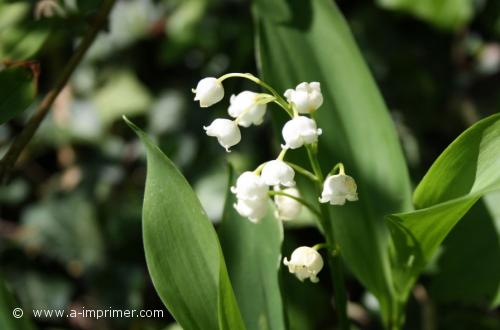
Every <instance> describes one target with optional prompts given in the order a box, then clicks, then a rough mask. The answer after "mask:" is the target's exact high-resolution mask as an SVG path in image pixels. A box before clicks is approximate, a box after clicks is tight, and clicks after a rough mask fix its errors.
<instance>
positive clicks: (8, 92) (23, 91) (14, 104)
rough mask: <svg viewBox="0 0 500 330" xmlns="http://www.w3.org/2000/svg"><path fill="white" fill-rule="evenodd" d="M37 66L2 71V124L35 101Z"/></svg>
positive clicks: (0, 74) (0, 110) (0, 108)
mask: <svg viewBox="0 0 500 330" xmlns="http://www.w3.org/2000/svg"><path fill="white" fill-rule="evenodd" d="M35 70H37V69H36V67H34V68H33V67H24V66H21V67H16V68H11V69H5V70H2V71H0V124H3V123H5V122H6V121H8V120H10V119H12V118H14V117H15V116H17V115H18V114H20V113H21V112H23V111H24V110H26V109H27V108H28V106H29V105H30V104H31V103H32V102H33V99H34V98H35V94H36V85H37V82H36V79H37V77H36V76H35V72H36V71H35Z"/></svg>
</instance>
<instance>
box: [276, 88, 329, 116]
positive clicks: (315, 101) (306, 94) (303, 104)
mask: <svg viewBox="0 0 500 330" xmlns="http://www.w3.org/2000/svg"><path fill="white" fill-rule="evenodd" d="M285 97H286V99H287V101H288V102H289V103H291V104H292V107H293V108H294V109H295V110H297V111H298V112H299V113H312V112H314V111H316V110H317V109H318V108H319V107H320V106H321V105H322V104H323V95H322V94H321V87H320V84H319V82H316V81H314V82H311V83H306V82H303V83H300V84H299V85H297V87H295V89H288V90H286V92H285Z"/></svg>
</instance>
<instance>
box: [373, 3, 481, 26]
mask: <svg viewBox="0 0 500 330" xmlns="http://www.w3.org/2000/svg"><path fill="white" fill-rule="evenodd" d="M377 3H378V4H379V5H380V6H382V7H384V8H388V9H392V10H398V11H402V12H407V13H410V14H412V15H414V16H416V17H418V18H420V19H422V20H424V21H427V22H429V23H431V24H433V25H435V26H437V27H439V28H442V29H449V30H453V29H458V28H460V27H462V26H464V25H465V24H467V23H468V22H469V21H470V20H471V19H472V17H473V16H474V12H475V7H476V6H477V1H476V0H418V1H415V0H377Z"/></svg>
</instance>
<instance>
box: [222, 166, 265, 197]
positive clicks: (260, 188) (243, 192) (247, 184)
mask: <svg viewBox="0 0 500 330" xmlns="http://www.w3.org/2000/svg"><path fill="white" fill-rule="evenodd" d="M268 191H269V187H268V186H267V185H266V184H265V183H264V182H263V181H262V179H261V178H260V177H259V176H258V175H257V174H255V173H254V172H250V171H246V172H243V173H242V174H241V175H240V176H239V177H238V179H237V180H236V186H234V187H231V192H232V193H233V194H235V195H236V198H238V199H244V200H257V199H263V198H266V197H267V192H268Z"/></svg>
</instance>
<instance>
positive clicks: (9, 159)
mask: <svg viewBox="0 0 500 330" xmlns="http://www.w3.org/2000/svg"><path fill="white" fill-rule="evenodd" d="M115 1H116V0H105V1H104V3H103V5H102V6H101V9H100V11H99V13H98V15H97V17H96V19H95V22H94V25H93V26H92V27H91V28H90V30H89V32H88V33H87V34H86V35H85V36H84V37H83V39H82V41H81V42H80V44H79V46H78V48H77V49H76V51H75V53H74V54H73V56H72V57H71V58H70V60H69V61H68V63H67V64H66V66H65V67H64V69H63V71H62V73H61V75H60V76H59V78H58V79H57V81H56V83H55V85H54V87H53V88H52V89H51V90H50V91H49V92H48V93H47V94H46V95H45V97H44V98H43V99H42V101H41V102H40V104H39V105H38V107H37V108H36V110H35V113H34V114H33V116H32V117H31V118H30V119H29V120H28V122H27V123H26V125H25V126H24V128H23V130H22V131H21V133H19V135H18V136H17V137H16V138H15V139H14V141H13V142H12V144H11V145H10V147H9V150H8V151H7V153H6V154H5V156H4V157H3V159H2V161H1V162H0V182H5V181H6V180H7V178H8V176H9V175H10V172H11V171H12V168H13V167H14V165H15V163H16V161H17V159H18V158H19V155H20V154H21V152H22V151H23V150H24V148H25V147H26V145H27V144H28V143H29V142H30V141H31V139H32V138H33V135H34V134H35V132H36V130H37V129H38V127H39V126H40V124H41V123H42V121H43V119H44V118H45V116H46V115H47V113H48V112H49V110H50V108H51V106H52V104H53V103H54V101H55V99H56V98H57V96H58V95H59V93H60V92H61V91H62V89H63V88H64V86H66V84H67V83H68V80H69V78H70V77H71V75H72V73H73V72H74V71H75V69H76V67H77V66H78V64H80V62H81V60H82V59H83V57H84V55H85V53H86V52H87V50H88V49H89V48H90V46H91V45H92V43H93V42H94V40H95V38H96V37H97V35H98V34H99V31H100V30H101V29H102V27H103V26H104V25H105V23H106V21H107V18H108V15H109V12H110V11H111V8H113V5H114V3H115Z"/></svg>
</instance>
